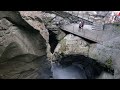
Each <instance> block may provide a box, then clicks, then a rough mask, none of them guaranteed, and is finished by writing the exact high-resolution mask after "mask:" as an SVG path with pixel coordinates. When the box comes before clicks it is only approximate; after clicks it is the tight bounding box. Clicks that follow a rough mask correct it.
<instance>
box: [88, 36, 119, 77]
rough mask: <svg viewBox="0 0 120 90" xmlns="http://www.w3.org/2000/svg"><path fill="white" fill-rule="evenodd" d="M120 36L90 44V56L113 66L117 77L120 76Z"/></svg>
mask: <svg viewBox="0 0 120 90" xmlns="http://www.w3.org/2000/svg"><path fill="white" fill-rule="evenodd" d="M119 38H120V37H116V38H114V39H112V40H110V41H106V42H103V44H93V45H91V46H90V50H89V57H91V58H94V59H96V60H98V62H102V63H104V64H106V65H107V66H108V67H112V68H113V69H114V70H115V73H114V74H115V75H114V76H115V77H114V78H118V77H119V76H120V74H119V68H120V48H119V43H120V40H119Z"/></svg>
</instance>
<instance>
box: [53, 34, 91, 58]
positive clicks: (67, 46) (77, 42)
mask: <svg viewBox="0 0 120 90" xmlns="http://www.w3.org/2000/svg"><path fill="white" fill-rule="evenodd" d="M88 50H89V46H88V43H87V42H86V41H84V40H83V39H81V38H80V37H77V36H74V35H72V34H68V35H67V36H65V37H64V39H63V40H61V42H60V43H59V44H58V46H57V47H56V49H55V52H58V53H64V54H81V55H85V56H87V55H88Z"/></svg>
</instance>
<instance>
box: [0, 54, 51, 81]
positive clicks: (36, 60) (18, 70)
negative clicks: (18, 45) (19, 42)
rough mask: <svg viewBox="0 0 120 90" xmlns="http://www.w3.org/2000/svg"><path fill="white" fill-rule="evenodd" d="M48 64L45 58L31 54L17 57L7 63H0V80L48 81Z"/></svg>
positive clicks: (49, 74)
mask: <svg viewBox="0 0 120 90" xmlns="http://www.w3.org/2000/svg"><path fill="white" fill-rule="evenodd" d="M50 69H51V66H50V62H48V61H47V60H46V56H41V57H38V56H36V55H32V54H24V55H18V56H16V57H13V58H11V59H9V60H8V61H7V62H4V63H0V78H1V79H50V78H51V76H52V73H51V70H50Z"/></svg>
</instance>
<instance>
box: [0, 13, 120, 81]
mask: <svg viewBox="0 0 120 90" xmlns="http://www.w3.org/2000/svg"><path fill="white" fill-rule="evenodd" d="M66 13H67V12H48V11H45V12H42V11H19V12H18V11H16V12H14V11H0V79H114V78H119V75H118V72H119V68H118V67H119V66H118V65H116V62H117V60H116V61H115V60H114V58H113V57H114V55H113V56H111V58H109V57H108V58H107V57H104V55H103V54H102V48H103V47H105V45H107V42H103V44H102V45H101V43H100V44H99V43H97V42H94V41H91V40H89V39H88V38H87V39H86V38H84V37H81V36H78V35H76V34H74V33H70V32H68V31H65V30H62V28H61V26H62V25H69V24H71V23H79V22H80V21H81V20H84V21H85V23H86V24H90V25H91V24H92V21H88V20H86V19H82V18H81V17H77V16H75V15H72V14H70V13H67V14H66ZM65 14H66V15H65ZM117 27H118V26H117ZM109 28H110V27H109ZM113 28H114V27H113ZM110 32H112V30H111V31H110ZM106 33H108V32H107V31H106ZM115 33H116V32H114V35H113V37H115ZM118 33H119V32H118ZM116 39H117V38H116ZM117 40H118V39H117ZM112 42H113V41H112V40H111V42H110V41H109V43H112ZM112 44H113V43H112ZM116 45H117V44H116ZM108 46H109V45H108ZM101 47H102V48H101ZM111 47H112V46H111ZM111 47H106V48H105V49H104V50H108V49H109V48H111ZM116 47H117V46H116ZM116 47H114V48H115V49H114V50H116ZM97 49H99V50H97ZM110 50H112V49H110ZM98 52H100V55H99V54H98ZM115 52H119V50H117V51H114V52H113V53H115ZM104 53H105V52H104ZM106 54H107V53H105V55H106ZM108 54H109V53H108ZM101 55H102V56H103V57H101ZM114 71H115V72H114Z"/></svg>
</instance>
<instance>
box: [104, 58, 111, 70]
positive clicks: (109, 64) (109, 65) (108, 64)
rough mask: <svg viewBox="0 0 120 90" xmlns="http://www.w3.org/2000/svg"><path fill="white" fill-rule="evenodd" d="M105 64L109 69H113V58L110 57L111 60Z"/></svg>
mask: <svg viewBox="0 0 120 90" xmlns="http://www.w3.org/2000/svg"><path fill="white" fill-rule="evenodd" d="M105 64H106V65H107V66H108V67H109V68H111V67H112V58H111V56H110V58H109V59H108V60H106V61H105Z"/></svg>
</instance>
